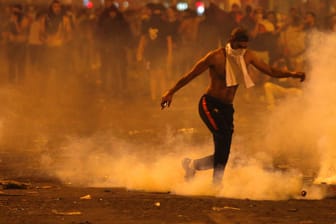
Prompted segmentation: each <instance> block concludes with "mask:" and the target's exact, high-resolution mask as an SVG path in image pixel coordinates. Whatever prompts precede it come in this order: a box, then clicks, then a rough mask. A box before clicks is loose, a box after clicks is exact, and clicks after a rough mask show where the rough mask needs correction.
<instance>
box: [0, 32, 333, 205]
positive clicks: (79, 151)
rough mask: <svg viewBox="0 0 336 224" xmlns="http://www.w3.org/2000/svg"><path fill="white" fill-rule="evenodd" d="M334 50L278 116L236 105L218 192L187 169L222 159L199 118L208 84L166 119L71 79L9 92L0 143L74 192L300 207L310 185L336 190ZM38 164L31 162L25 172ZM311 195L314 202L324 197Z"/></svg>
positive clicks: (329, 46)
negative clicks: (187, 175) (192, 161)
mask: <svg viewBox="0 0 336 224" xmlns="http://www.w3.org/2000/svg"><path fill="white" fill-rule="evenodd" d="M333 46H336V40H335V38H334V35H331V34H330V35H325V34H323V35H322V34H316V35H314V36H313V37H312V40H311V47H310V48H309V49H308V52H307V57H308V60H309V64H310V69H309V70H308V71H306V74H307V80H306V82H305V83H304V84H303V87H302V88H303V95H302V96H301V97H290V96H288V97H286V98H285V99H282V101H281V102H280V103H279V104H278V105H277V106H276V109H275V110H274V111H272V112H270V111H267V110H266V108H262V109H260V107H256V108H254V107H253V106H254V105H252V106H251V107H252V108H253V110H254V111H253V112H251V111H248V110H247V109H246V107H245V106H244V105H241V104H242V103H241V102H240V101H239V99H237V100H236V102H235V104H236V107H237V110H236V111H237V112H236V117H235V123H236V125H235V126H236V130H235V134H234V138H233V144H232V149H231V155H230V159H229V163H228V165H227V168H226V170H225V176H224V180H223V187H222V188H221V189H214V188H213V187H212V186H211V179H212V171H211V170H210V171H204V172H199V173H197V174H196V177H195V179H194V180H193V181H191V182H185V181H184V178H183V175H184V173H183V170H182V168H181V160H182V159H183V158H184V157H190V158H199V157H203V156H206V155H208V154H211V153H212V151H213V146H212V141H211V136H210V133H208V131H207V130H206V128H205V127H204V125H203V124H202V122H201V120H200V119H199V118H198V114H197V102H198V98H199V97H200V95H201V94H202V91H203V85H204V84H203V83H202V81H203V80H202V79H198V80H195V81H194V82H195V83H196V84H192V85H190V86H188V87H186V88H185V89H183V90H181V91H180V92H179V93H178V94H177V95H176V97H175V98H176V99H175V101H174V102H173V105H172V107H171V108H169V109H168V110H165V111H160V109H159V105H152V103H149V102H145V100H144V99H141V98H140V99H139V98H138V99H135V100H133V101H130V102H115V101H113V100H111V99H108V98H103V97H101V96H100V95H99V94H98V93H97V92H95V91H91V90H92V86H90V84H88V82H87V81H85V80H81V81H80V82H78V80H77V79H74V80H72V79H71V78H69V82H67V83H69V84H67V85H64V80H58V79H57V78H56V79H53V78H52V77H51V78H50V79H49V81H48V82H47V83H39V82H38V81H37V82H31V83H29V84H28V85H27V86H26V87H24V88H27V89H24V90H15V89H12V88H10V87H7V86H4V87H2V88H1V89H0V97H1V101H2V104H3V106H2V107H1V111H0V115H1V116H0V134H1V141H0V143H1V146H2V148H3V149H4V150H3V151H6V152H8V153H9V154H10V153H12V154H14V153H17V154H18V155H20V154H21V155H22V154H23V155H26V154H28V155H30V154H32V155H33V157H34V160H33V161H38V165H35V166H36V167H37V168H36V167H35V168H36V169H38V170H39V171H40V173H42V174H43V175H48V176H53V177H56V178H58V179H59V180H61V181H62V182H64V183H65V184H71V185H80V186H95V187H126V188H128V189H130V190H144V191H158V192H172V193H175V194H182V195H213V196H219V197H232V198H250V199H257V200H262V199H271V200H284V199H288V198H292V197H295V196H296V195H298V194H299V192H300V190H301V188H302V184H303V183H302V179H303V176H312V175H316V176H317V179H316V182H327V183H333V184H336V173H335V170H336V167H335V164H336V151H335V150H334V148H335V147H336V140H335V139H336V137H335V134H336V119H335V117H336V116H335V109H336V108H335V107H336V106H335V105H336V103H335V101H336V96H335V94H334V91H335V87H336V79H335V77H334V74H335V73H336V67H335V66H336V65H335V63H334V62H333V60H334V58H335V57H336V55H335V54H336V53H335V51H334V48H333ZM35 80H38V78H37V79H35ZM200 86H202V87H200ZM201 88H202V89H201ZM249 91H254V90H253V89H251V90H249ZM27 92H29V94H26V93H27ZM191 93H192V94H191ZM184 94H185V95H187V97H185V96H183V95H184ZM238 94H240V92H238ZM240 109H241V110H240ZM239 110H240V111H239ZM252 116H255V117H252ZM204 136H205V137H204ZM27 151H28V152H27ZM33 161H31V162H33ZM14 162H15V161H14ZM29 163H30V161H29V160H28V159H27V160H25V162H24V163H23V165H24V166H25V167H26V166H28V164H29ZM277 167H282V168H283V167H285V168H283V169H277ZM19 169H20V170H21V172H23V171H22V170H24V168H23V167H21V168H20V167H19ZM311 191H312V192H313V193H312V194H310V195H311V196H310V198H322V197H323V196H324V195H323V193H321V192H319V191H318V190H315V189H311Z"/></svg>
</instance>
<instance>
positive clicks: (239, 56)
mask: <svg viewBox="0 0 336 224" xmlns="http://www.w3.org/2000/svg"><path fill="white" fill-rule="evenodd" d="M225 51H226V65H225V69H226V86H228V87H229V86H235V85H237V84H239V83H238V82H237V76H238V75H239V76H240V80H241V77H243V78H244V82H245V86H246V88H250V87H252V86H254V83H253V81H252V79H251V77H250V75H249V74H248V72H247V67H246V63H245V60H244V55H245V53H246V49H232V48H231V44H230V43H228V44H227V45H226V46H225Z"/></svg>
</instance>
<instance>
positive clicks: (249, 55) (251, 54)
mask: <svg viewBox="0 0 336 224" xmlns="http://www.w3.org/2000/svg"><path fill="white" fill-rule="evenodd" d="M244 58H245V62H246V63H247V64H250V63H251V62H252V61H255V60H257V59H258V57H257V56H256V54H255V53H254V52H253V51H251V50H250V49H247V50H246V53H245V56H244Z"/></svg>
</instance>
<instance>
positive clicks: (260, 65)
mask: <svg viewBox="0 0 336 224" xmlns="http://www.w3.org/2000/svg"><path fill="white" fill-rule="evenodd" d="M246 54H247V55H246V56H245V60H246V62H247V64H252V65H254V66H255V67H256V68H257V69H258V70H260V71H261V72H263V73H265V74H266V75H269V76H271V77H274V78H296V79H300V81H301V82H303V81H304V80H305V79H306V74H305V73H304V72H298V71H288V70H281V69H277V68H274V67H272V66H269V65H268V64H266V63H265V62H264V61H262V60H261V59H259V58H258V57H257V56H256V55H255V54H253V53H252V52H251V51H248V52H247V53H246Z"/></svg>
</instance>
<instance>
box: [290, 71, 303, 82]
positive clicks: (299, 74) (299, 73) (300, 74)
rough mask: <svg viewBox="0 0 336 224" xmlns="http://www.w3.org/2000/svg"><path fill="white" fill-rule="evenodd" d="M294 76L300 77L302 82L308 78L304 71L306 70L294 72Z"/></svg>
mask: <svg viewBox="0 0 336 224" xmlns="http://www.w3.org/2000/svg"><path fill="white" fill-rule="evenodd" d="M292 77H293V78H297V79H300V82H303V81H304V80H305V79H306V73H304V72H292Z"/></svg>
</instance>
